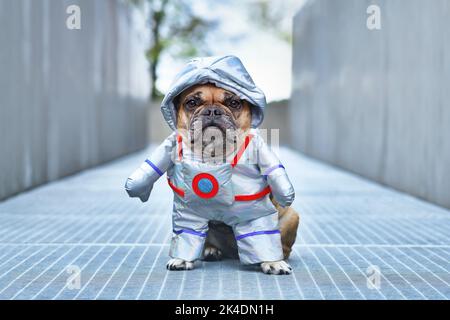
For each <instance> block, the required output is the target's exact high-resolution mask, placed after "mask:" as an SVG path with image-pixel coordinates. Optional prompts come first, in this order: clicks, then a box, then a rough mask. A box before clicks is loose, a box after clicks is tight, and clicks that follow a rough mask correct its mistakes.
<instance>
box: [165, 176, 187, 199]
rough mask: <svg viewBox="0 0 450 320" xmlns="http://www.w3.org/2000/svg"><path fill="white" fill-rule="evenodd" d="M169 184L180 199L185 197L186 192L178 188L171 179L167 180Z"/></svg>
mask: <svg viewBox="0 0 450 320" xmlns="http://www.w3.org/2000/svg"><path fill="white" fill-rule="evenodd" d="M167 182H168V183H169V186H170V187H171V188H172V190H173V191H174V192H175V193H176V194H178V195H179V196H180V197H182V198H183V197H184V190H183V189H181V188H178V187H177V186H175V185H174V184H173V183H172V182H171V181H170V179H167Z"/></svg>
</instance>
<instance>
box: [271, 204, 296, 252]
mask: <svg viewBox="0 0 450 320" xmlns="http://www.w3.org/2000/svg"><path fill="white" fill-rule="evenodd" d="M271 200H272V203H273V204H274V205H275V208H276V209H277V211H278V223H279V226H280V233H281V244H282V246H283V256H284V259H285V260H286V259H288V258H289V255H290V254H291V251H292V246H293V245H294V242H295V239H296V238H297V229H298V225H299V223H300V215H299V214H298V213H297V212H296V211H295V210H294V209H293V208H291V207H286V208H283V207H282V206H280V205H279V204H278V202H277V201H276V200H275V199H274V198H273V197H271Z"/></svg>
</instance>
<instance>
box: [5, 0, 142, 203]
mask: <svg viewBox="0 0 450 320" xmlns="http://www.w3.org/2000/svg"><path fill="white" fill-rule="evenodd" d="M71 4H77V5H79V6H80V7H81V22H82V24H81V27H82V29H81V30H68V29H67V28H66V19H67V17H68V14H67V13H66V8H67V7H68V6H69V5H71ZM139 19H140V18H139V15H137V14H136V13H135V12H134V11H133V10H131V8H130V7H128V6H127V5H125V4H124V1H119V0H117V1H114V0H95V1H92V0H84V1H78V0H70V1H64V0H61V1H54V0H40V1H36V0H0V24H1V27H0V70H1V71H0V154H1V156H0V199H1V198H5V197H7V196H9V195H11V194H14V193H17V192H20V191H22V190H24V189H27V188H30V187H33V186H35V185H37V184H40V183H44V182H46V181H49V180H53V179H57V178H59V177H62V176H65V175H68V174H71V173H74V172H76V171H78V170H81V169H83V168H86V167H90V166H93V165H96V164H98V163H101V162H104V161H107V160H110V159H113V158H115V157H118V156H120V155H123V154H125V153H129V152H131V151H134V150H137V149H139V148H141V147H143V146H144V145H145V143H146V140H147V135H146V133H147V132H146V130H147V118H146V117H147V96H148V79H147V69H146V68H147V65H146V63H145V57H144V56H143V50H144V48H143V47H142V41H140V39H141V38H140V37H142V36H143V35H142V34H140V32H139V30H138V25H139V21H138V20H139ZM146 79H147V81H146Z"/></svg>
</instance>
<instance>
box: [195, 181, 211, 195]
mask: <svg viewBox="0 0 450 320" xmlns="http://www.w3.org/2000/svg"><path fill="white" fill-rule="evenodd" d="M198 188H199V189H200V191H201V192H203V193H210V192H211V190H212V189H213V184H212V182H211V181H210V180H209V179H206V178H202V179H200V181H199V182H198Z"/></svg>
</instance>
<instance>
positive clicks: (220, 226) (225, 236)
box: [203, 221, 238, 261]
mask: <svg viewBox="0 0 450 320" xmlns="http://www.w3.org/2000/svg"><path fill="white" fill-rule="evenodd" d="M208 226H209V231H208V236H207V237H206V242H205V247H204V248H203V260H205V261H218V260H221V259H222V258H231V259H236V258H237V257H238V253H237V244H236V239H235V238H234V233H233V229H232V228H231V227H229V226H227V225H226V224H224V223H222V222H218V221H210V222H209V224H208Z"/></svg>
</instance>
